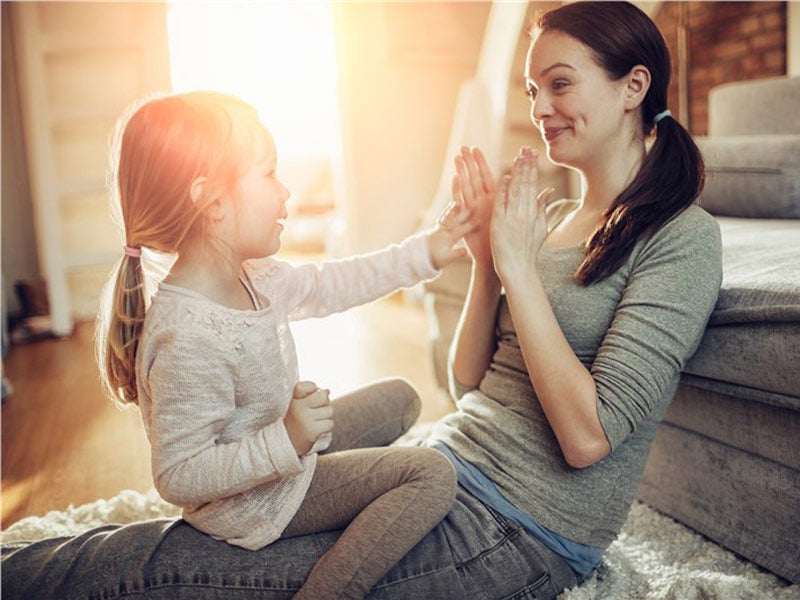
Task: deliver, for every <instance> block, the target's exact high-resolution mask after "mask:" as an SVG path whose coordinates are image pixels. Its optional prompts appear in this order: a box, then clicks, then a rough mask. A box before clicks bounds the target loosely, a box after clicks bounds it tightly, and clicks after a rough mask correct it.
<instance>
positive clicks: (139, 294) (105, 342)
mask: <svg viewBox="0 0 800 600" xmlns="http://www.w3.org/2000/svg"><path fill="white" fill-rule="evenodd" d="M103 295H104V298H103V302H102V306H101V310H100V313H99V315H98V319H97V327H98V329H97V332H98V333H97V336H98V344H97V355H98V356H97V361H98V365H99V366H100V372H101V380H102V382H103V385H104V387H105V391H106V393H107V394H108V396H109V397H111V398H112V399H113V400H114V401H116V402H117V403H119V404H138V397H137V388H136V367H135V363H136V349H137V347H138V345H139V337H140V336H141V333H142V327H143V325H144V316H145V278H144V273H143V272H142V264H141V257H136V256H131V255H129V254H127V253H126V254H125V255H123V257H122V259H121V260H120V261H119V263H118V264H117V266H116V268H115V270H114V271H113V273H112V275H111V278H110V279H109V281H108V284H107V285H106V289H105V291H104V294H103Z"/></svg>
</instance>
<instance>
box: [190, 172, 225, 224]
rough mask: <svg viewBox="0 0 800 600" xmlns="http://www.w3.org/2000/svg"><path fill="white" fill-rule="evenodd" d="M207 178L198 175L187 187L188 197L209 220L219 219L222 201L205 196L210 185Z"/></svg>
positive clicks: (220, 217) (221, 216)
mask: <svg viewBox="0 0 800 600" xmlns="http://www.w3.org/2000/svg"><path fill="white" fill-rule="evenodd" d="M210 185H211V184H210V183H209V182H208V178H206V177H198V178H197V179H195V180H194V181H193V182H192V185H191V187H190V188H189V197H190V198H191V199H192V203H193V204H194V205H195V207H197V208H198V209H199V210H200V211H202V212H203V214H205V215H206V217H208V218H209V219H210V220H211V221H220V220H222V218H223V214H222V212H223V211H222V202H221V200H220V199H219V198H211V199H209V198H206V197H205V194H206V192H207V190H208V189H209V187H210Z"/></svg>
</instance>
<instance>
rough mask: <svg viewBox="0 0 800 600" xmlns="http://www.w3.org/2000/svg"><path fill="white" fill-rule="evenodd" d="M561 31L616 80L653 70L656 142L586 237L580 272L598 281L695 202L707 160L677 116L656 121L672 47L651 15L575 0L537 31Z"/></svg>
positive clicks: (646, 112)
mask: <svg viewBox="0 0 800 600" xmlns="http://www.w3.org/2000/svg"><path fill="white" fill-rule="evenodd" d="M548 31H560V32H562V33H565V34H567V35H569V36H571V37H573V38H575V39H577V40H578V41H580V42H581V43H583V44H584V45H585V46H587V47H588V48H589V49H590V50H591V51H592V53H593V54H594V58H595V60H597V62H598V64H599V65H600V66H601V67H603V68H604V69H605V70H606V72H607V73H608V75H609V77H611V78H612V79H613V80H617V79H620V78H622V77H624V76H626V75H627V74H628V73H629V72H630V71H631V69H632V68H633V67H634V66H636V65H643V66H645V67H647V69H648V70H649V71H650V77H651V83H650V89H649V90H648V92H647V95H646V96H645V98H644V101H643V102H642V119H643V131H644V134H645V135H650V133H651V132H652V131H653V129H654V128H656V136H655V141H654V142H653V145H652V147H651V149H650V150H649V152H648V153H647V155H646V157H645V159H644V161H643V162H642V166H641V169H640V170H639V172H638V173H637V175H636V177H635V178H634V180H633V181H632V182H631V183H630V184H629V185H628V187H626V188H625V189H624V190H623V191H622V192H621V193H620V194H619V196H617V197H616V199H615V200H614V202H613V204H612V205H611V206H610V207H609V208H608V209H607V210H606V212H605V214H604V218H603V221H602V222H601V224H600V226H599V227H598V228H597V230H596V231H595V232H594V234H593V235H592V237H591V238H590V239H589V241H588V243H587V246H586V251H585V256H584V260H583V262H582V263H581V265H580V266H579V267H578V271H577V273H576V278H577V279H578V281H580V282H581V283H582V284H583V285H590V284H592V283H595V282H597V281H600V280H602V279H604V278H606V277H608V276H609V275H611V274H612V273H613V272H614V271H616V270H617V269H618V268H619V267H620V266H621V265H622V264H623V263H624V262H625V261H626V260H627V258H628V256H630V253H631V251H632V250H633V247H634V245H635V244H636V242H637V241H638V240H639V239H640V238H642V237H643V236H646V235H650V234H652V233H654V232H655V231H656V230H658V228H659V227H661V226H662V225H664V224H665V223H666V222H668V221H669V220H670V219H672V218H673V217H674V216H675V215H677V214H678V213H680V212H681V211H682V210H684V209H685V208H687V207H688V206H689V205H690V204H692V203H693V202H694V201H695V199H696V198H697V196H698V195H699V194H700V192H701V190H702V189H703V183H704V174H705V167H704V165H703V158H702V156H701V154H700V150H699V149H698V148H697V146H696V145H695V143H694V141H693V140H692V137H691V136H690V135H689V132H688V131H686V130H685V129H684V128H683V126H682V125H681V124H680V123H679V122H678V121H676V120H675V119H673V118H672V117H669V116H667V117H665V118H662V119H661V120H659V122H658V124H657V125H656V124H655V123H654V122H653V120H654V119H655V117H656V115H658V114H659V113H660V112H662V111H664V110H665V109H666V108H667V88H668V86H669V79H670V72H671V68H670V57H669V50H667V46H666V44H665V43H664V38H663V36H662V35H661V33H660V32H659V30H658V29H657V28H656V26H655V24H654V23H653V21H651V20H650V18H649V17H648V16H647V15H646V14H645V13H644V12H642V11H641V10H640V9H638V8H636V7H635V6H634V5H633V4H630V3H628V2H591V1H583V2H574V3H570V4H566V5H564V6H561V7H560V8H557V9H555V10H552V11H550V12H547V13H544V14H543V15H542V16H541V17H540V18H539V20H538V21H537V23H536V25H535V27H534V29H533V31H532V35H533V36H534V37H535V36H538V35H541V34H543V33H546V32H548Z"/></svg>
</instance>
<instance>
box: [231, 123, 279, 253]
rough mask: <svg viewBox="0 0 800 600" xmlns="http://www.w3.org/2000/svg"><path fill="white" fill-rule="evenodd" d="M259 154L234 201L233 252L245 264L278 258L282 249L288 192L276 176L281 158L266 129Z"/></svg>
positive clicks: (257, 153)
mask: <svg viewBox="0 0 800 600" xmlns="http://www.w3.org/2000/svg"><path fill="white" fill-rule="evenodd" d="M259 137H260V138H261V140H260V143H259V144H258V147H257V151H256V160H255V163H254V164H253V165H251V166H250V168H249V169H247V171H245V173H244V174H243V175H242V177H241V179H240V180H239V186H238V195H237V196H236V198H234V206H235V211H234V214H235V217H234V218H235V231H234V240H233V244H234V248H235V249H236V251H237V253H238V254H239V257H240V258H241V260H242V261H244V260H247V259H250V258H262V257H264V256H270V255H272V254H275V253H276V252H277V251H278V249H279V248H280V246H281V240H280V236H281V232H282V231H283V224H281V223H280V221H281V220H283V219H285V218H286V217H287V216H288V214H287V212H286V201H287V200H288V199H289V190H288V189H286V186H284V185H283V184H282V183H281V182H280V180H279V179H278V177H277V174H276V173H275V169H276V167H277V163H278V156H277V152H276V150H275V143H274V142H273V141H272V136H271V135H270V134H269V132H268V131H267V130H266V129H264V130H263V135H262V136H259Z"/></svg>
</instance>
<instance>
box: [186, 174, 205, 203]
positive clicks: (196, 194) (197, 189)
mask: <svg viewBox="0 0 800 600" xmlns="http://www.w3.org/2000/svg"><path fill="white" fill-rule="evenodd" d="M207 181H208V179H206V178H205V177H198V178H197V179H195V180H194V181H193V182H192V185H191V187H190V188H189V197H190V198H191V199H192V202H193V203H194V205H195V206H198V204H199V203H200V201H201V200H202V199H203V192H204V191H205V189H206V182H207Z"/></svg>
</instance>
